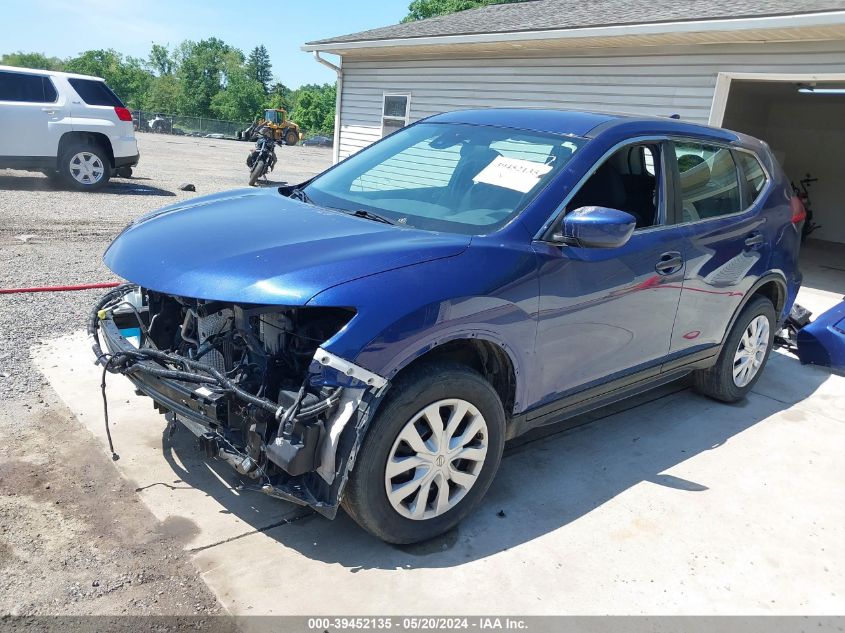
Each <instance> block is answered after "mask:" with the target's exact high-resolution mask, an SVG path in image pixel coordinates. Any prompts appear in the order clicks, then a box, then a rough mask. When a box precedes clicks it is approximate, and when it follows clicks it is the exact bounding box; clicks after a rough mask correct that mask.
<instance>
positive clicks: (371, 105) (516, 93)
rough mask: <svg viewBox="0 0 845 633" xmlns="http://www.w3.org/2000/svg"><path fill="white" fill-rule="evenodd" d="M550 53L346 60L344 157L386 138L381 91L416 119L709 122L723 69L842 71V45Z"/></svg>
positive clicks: (844, 55) (844, 57)
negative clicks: (545, 115)
mask: <svg viewBox="0 0 845 633" xmlns="http://www.w3.org/2000/svg"><path fill="white" fill-rule="evenodd" d="M501 48H502V50H507V49H505V47H504V46H502V47H501ZM550 55H553V56H543V57H539V56H537V57H493V56H490V57H472V58H470V57H463V58H461V57H458V54H457V53H451V54H444V55H443V56H442V57H428V58H425V59H408V58H405V59H401V60H400V59H385V58H372V59H363V58H360V57H351V56H347V57H345V58H344V60H343V75H344V77H343V94H342V99H341V117H340V124H341V131H340V158H344V157H346V156H348V155H349V154H351V153H354V152H356V151H358V150H359V149H361V148H362V147H365V146H366V145H368V144H370V143H372V142H373V141H376V140H378V139H379V138H380V137H381V112H382V97H383V94H384V93H385V92H397V93H408V94H410V95H411V107H410V120H411V121H412V122H413V121H416V120H418V119H421V118H423V117H426V116H429V115H432V114H436V113H438V112H445V111H449V110H458V109H463V108H484V107H507V106H511V107H512V106H523V107H538V108H543V107H545V108H559V109H560V108H562V109H567V108H568V109H585V110H603V111H616V112H633V113H642V114H656V115H664V116H665V115H670V114H679V115H680V116H681V118H682V119H684V120H687V121H695V122H701V123H706V122H707V120H708V117H709V114H710V107H711V104H712V101H713V93H714V88H715V85H716V76H717V74H718V73H719V72H770V73H842V72H845V41H828V42H789V43H767V44H720V45H711V46H673V47H640V48H636V49H619V48H615V49H590V48H584V49H581V50H566V51H555V52H551V53H550ZM406 56H408V57H413V53H412V52H411V51H410V50H409V51H408V52H407V53H406Z"/></svg>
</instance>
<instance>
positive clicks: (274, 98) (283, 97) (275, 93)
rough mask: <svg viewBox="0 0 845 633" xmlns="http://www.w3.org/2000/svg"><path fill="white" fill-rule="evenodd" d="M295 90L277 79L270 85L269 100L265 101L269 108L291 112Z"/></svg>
mask: <svg viewBox="0 0 845 633" xmlns="http://www.w3.org/2000/svg"><path fill="white" fill-rule="evenodd" d="M292 95H293V90H291V89H290V88H288V87H287V86H286V85H285V84H283V83H282V82H280V81H277V82H276V83H274V84H273V85H272V86H270V92H269V93H268V94H267V100H266V101H265V102H264V105H265V107H267V108H279V109H282V110H287V111H288V112H290V110H291V107H292V103H291V97H292Z"/></svg>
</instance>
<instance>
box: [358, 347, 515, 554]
mask: <svg viewBox="0 0 845 633" xmlns="http://www.w3.org/2000/svg"><path fill="white" fill-rule="evenodd" d="M504 434H505V414H504V411H503V409H502V403H501V401H500V400H499V397H498V395H497V394H496V392H495V390H494V389H493V387H492V386H491V385H490V383H488V382H487V381H486V380H485V379H484V378H483V377H482V376H481V375H480V374H478V373H477V372H475V371H473V370H472V369H469V368H467V367H464V366H462V365H457V364H451V363H439V364H431V365H426V366H424V367H421V368H419V369H416V370H411V371H410V372H409V373H408V374H406V375H405V376H402V377H400V378H399V379H397V381H396V382H395V383H394V385H393V386H392V387H391V390H390V393H389V395H388V396H387V400H386V401H385V402H384V404H383V405H382V407H381V409H380V411H379V412H378V414H377V415H376V418H375V420H374V421H373V424H372V426H371V428H370V430H369V432H368V433H367V436H366V438H365V440H364V444H363V446H362V448H361V451H360V452H359V454H358V458H357V460H356V464H355V468H354V469H353V470H352V474H351V477H350V479H349V484H348V485H347V488H346V493H345V495H344V498H343V508H344V509H345V510H346V512H347V513H348V514H349V515H350V516H351V517H352V518H353V519H354V520H355V521H356V522H357V523H358V524H359V525H360V526H361V527H363V528H364V529H366V530H367V531H369V532H371V533H372V534H374V535H375V536H377V537H379V538H380V539H382V540H384V541H387V542H389V543H416V542H419V541H424V540H427V539H430V538H432V537H435V536H437V535H439V534H442V533H443V532H446V531H448V530H449V529H451V528H452V527H454V526H455V525H457V524H458V523H459V522H460V521H461V520H462V519H463V518H464V517H466V516H467V515H468V514H469V513H470V512H471V511H472V510H473V508H474V507H475V506H476V505H477V504H478V503H479V501H480V500H481V498H482V497H483V496H484V494H485V493H486V492H487V489H488V488H489V487H490V483H491V482H492V481H493V477H494V475H495V474H496V470H497V469H498V467H499V462H500V461H501V457H502V447H503V445H504Z"/></svg>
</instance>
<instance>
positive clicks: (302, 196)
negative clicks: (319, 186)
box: [288, 187, 312, 204]
mask: <svg viewBox="0 0 845 633" xmlns="http://www.w3.org/2000/svg"><path fill="white" fill-rule="evenodd" d="M288 198H293V199H294V200H299V201H300V202H304V203H306V204H312V202H311V198H310V196H309V195H308V194H307V193H305V192H304V191H303V190H302V189H300V188H299V187H294V188H293V189H291V192H290V194H288Z"/></svg>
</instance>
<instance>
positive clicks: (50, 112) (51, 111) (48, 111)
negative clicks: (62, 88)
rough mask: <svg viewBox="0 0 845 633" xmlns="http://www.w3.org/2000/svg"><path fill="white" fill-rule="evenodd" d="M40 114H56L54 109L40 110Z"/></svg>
mask: <svg viewBox="0 0 845 633" xmlns="http://www.w3.org/2000/svg"><path fill="white" fill-rule="evenodd" d="M41 111H42V112H46V113H47V114H56V112H57V110H56V108H41Z"/></svg>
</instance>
